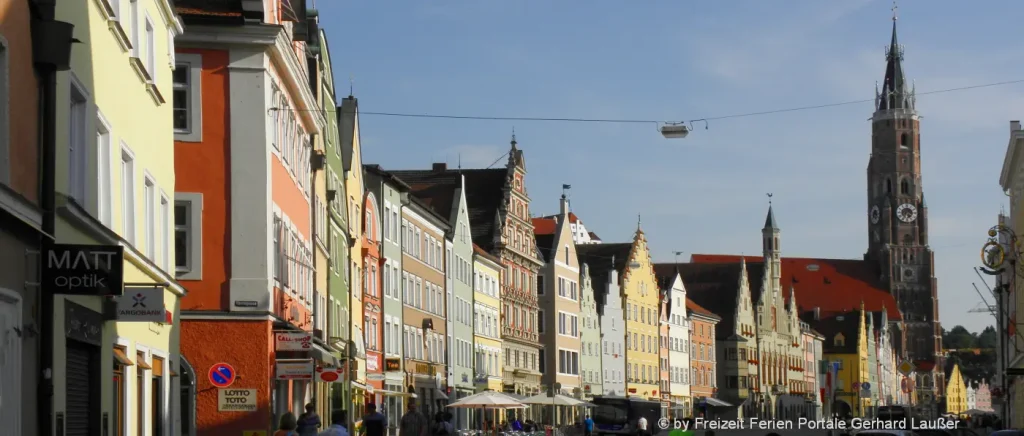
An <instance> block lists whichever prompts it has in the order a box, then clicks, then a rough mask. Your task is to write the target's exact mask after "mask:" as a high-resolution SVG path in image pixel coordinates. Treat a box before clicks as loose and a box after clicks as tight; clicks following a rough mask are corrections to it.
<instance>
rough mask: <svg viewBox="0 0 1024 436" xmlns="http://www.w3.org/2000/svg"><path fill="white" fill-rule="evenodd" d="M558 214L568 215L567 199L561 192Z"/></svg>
mask: <svg viewBox="0 0 1024 436" xmlns="http://www.w3.org/2000/svg"><path fill="white" fill-rule="evenodd" d="M559 215H560V216H569V199H568V198H566V197H565V194H562V201H561V208H560V209H559Z"/></svg>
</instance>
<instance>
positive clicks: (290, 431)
mask: <svg viewBox="0 0 1024 436" xmlns="http://www.w3.org/2000/svg"><path fill="white" fill-rule="evenodd" d="M295 427H296V425H295V414H294V413H292V412H285V414H284V415H281V419H280V420H279V421H278V422H277V431H275V432H274V436H298V433H296V432H295Z"/></svg>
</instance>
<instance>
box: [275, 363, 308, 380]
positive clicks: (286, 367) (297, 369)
mask: <svg viewBox="0 0 1024 436" xmlns="http://www.w3.org/2000/svg"><path fill="white" fill-rule="evenodd" d="M314 366H315V365H313V361H312V360H301V359H300V360H278V361H277V379H278V380H312V379H313V369H314Z"/></svg>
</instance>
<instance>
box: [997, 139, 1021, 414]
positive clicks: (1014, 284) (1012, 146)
mask: <svg viewBox="0 0 1024 436" xmlns="http://www.w3.org/2000/svg"><path fill="white" fill-rule="evenodd" d="M999 186H1000V187H1001V188H1002V189H1003V192H1005V193H1006V194H1007V195H1008V196H1009V200H1010V213H1009V216H1006V215H1001V216H1000V217H999V224H1000V225H1002V226H1004V227H1005V228H1007V229H1008V230H1009V231H1008V232H1004V234H1002V235H998V236H999V242H1002V243H1003V246H1004V247H1009V243H1010V242H1011V241H1012V239H1013V235H1021V234H1022V233H1024V129H1022V128H1021V124H1020V121H1010V140H1009V144H1008V145H1007V147H1006V157H1005V158H1004V159H1003V171H1002V173H1001V174H1000V176H999ZM1018 251H1019V249H1009V248H1007V249H1006V259H1005V261H1004V266H1005V265H1010V262H1013V261H1016V255H1017V252H1018ZM1004 269H1005V271H1003V273H1002V274H1000V275H999V276H998V280H999V282H998V283H999V284H1001V285H1006V286H1009V287H1010V292H1008V293H1005V294H1004V293H1000V295H1003V298H1002V299H1001V300H1000V301H999V302H998V304H999V305H1001V306H1002V307H1003V313H1024V298H1021V293H1022V292H1024V286H1021V285H1020V284H1019V283H1020V280H1013V273H1012V271H1010V268H1004ZM1001 327H1003V329H999V331H1006V330H1004V329H1005V328H1006V325H1005V321H1004V324H1003V325H1002V326H1001ZM1006 350H1007V351H1006V354H1007V355H1006V356H1001V357H1002V358H1001V359H998V360H997V361H998V362H1001V363H1002V364H1003V365H1005V367H1006V368H1007V369H1010V368H1015V369H1017V370H1018V371H1019V370H1022V369H1024V352H1020V351H1016V350H1024V338H1022V336H1021V335H1019V334H1017V335H1012V339H1011V340H1010V344H1007V346H1006ZM1002 372H1003V371H1002V368H1000V369H999V370H997V371H996V374H1000V373H1002ZM1002 385H1003V382H1002V380H1001V379H1000V377H999V376H998V375H997V376H996V378H995V379H993V380H992V386H993V388H992V392H993V395H992V396H993V398H997V395H999V393H1000V392H998V391H1001V390H1002V389H1001V387H1002ZM1005 395H1006V400H1005V406H1002V407H1004V408H1005V409H1004V410H999V409H1000V406H996V407H995V408H996V412H997V413H1001V414H1003V416H1007V417H1008V418H1007V419H1006V420H1005V421H1006V425H1007V426H1008V427H1007V428H1011V426H1012V428H1019V427H1020V426H1022V425H1024V383H1014V384H1013V386H1011V387H1010V388H1009V389H1008V390H1007V392H1006V393H1005Z"/></svg>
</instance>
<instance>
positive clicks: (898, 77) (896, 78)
mask: <svg viewBox="0 0 1024 436" xmlns="http://www.w3.org/2000/svg"><path fill="white" fill-rule="evenodd" d="M895 12H896V7H895V6H893V16H892V38H891V39H890V41H889V47H887V48H886V49H885V79H884V81H883V82H882V92H881V94H879V95H878V97H877V98H876V100H877V110H879V111H884V110H891V109H909V110H914V92H913V91H912V90H911V89H910V88H909V87H908V86H907V77H906V75H905V74H904V71H903V46H902V45H900V43H899V41H898V39H897V37H896V13H895Z"/></svg>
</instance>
